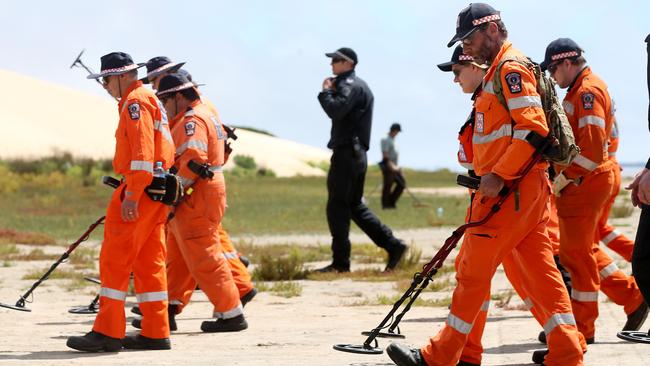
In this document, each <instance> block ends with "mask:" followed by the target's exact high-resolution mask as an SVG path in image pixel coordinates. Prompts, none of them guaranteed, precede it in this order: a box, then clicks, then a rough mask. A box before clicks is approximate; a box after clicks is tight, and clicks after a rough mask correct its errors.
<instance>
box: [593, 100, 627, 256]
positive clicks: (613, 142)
mask: <svg viewBox="0 0 650 366" xmlns="http://www.w3.org/2000/svg"><path fill="white" fill-rule="evenodd" d="M612 104H613V102H612ZM613 109H614V108H612V110H613ZM612 119H613V122H612V132H611V133H610V135H609V147H608V149H607V155H608V156H609V159H610V160H611V161H612V162H613V163H614V167H613V172H614V189H613V191H612V196H611V197H610V199H609V201H608V202H607V204H606V205H605V207H604V208H603V212H602V214H601V215H600V219H599V220H598V239H600V242H601V243H603V244H605V245H607V247H608V248H609V249H611V250H613V251H614V252H616V253H618V254H619V255H620V256H621V257H623V258H625V260H627V261H628V262H629V261H630V260H631V259H632V250H633V249H634V241H633V240H630V239H629V238H628V237H626V236H625V235H623V234H621V233H620V232H619V231H618V230H616V228H614V227H613V226H612V225H609V224H608V223H607V219H608V218H609V213H610V211H611V210H612V206H614V201H615V200H616V196H618V192H619V191H620V190H621V170H622V169H621V167H620V165H619V164H618V161H617V160H616V151H617V150H618V143H619V137H618V124H617V123H616V117H614V116H612Z"/></svg>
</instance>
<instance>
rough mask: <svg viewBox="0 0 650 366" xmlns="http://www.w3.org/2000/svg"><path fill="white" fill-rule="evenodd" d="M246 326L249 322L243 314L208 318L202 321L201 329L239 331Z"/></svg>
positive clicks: (212, 331) (214, 331) (213, 331)
mask: <svg viewBox="0 0 650 366" xmlns="http://www.w3.org/2000/svg"><path fill="white" fill-rule="evenodd" d="M246 328H248V323H247V322H246V319H244V315H243V314H242V315H238V316H236V317H234V318H230V319H217V320H212V321H210V320H206V321H204V322H203V323H201V330H202V331H204V332H206V333H221V332H239V331H240V330H244V329H246Z"/></svg>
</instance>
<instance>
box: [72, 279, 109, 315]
mask: <svg viewBox="0 0 650 366" xmlns="http://www.w3.org/2000/svg"><path fill="white" fill-rule="evenodd" d="M84 280H86V281H88V282H92V283H96V284H98V285H101V284H102V283H101V282H100V281H99V280H98V279H96V278H94V277H84ZM98 312H99V294H98V295H97V296H95V298H94V299H93V301H91V302H90V304H88V305H82V306H75V307H73V308H70V310H68V313H70V314H97V313H98Z"/></svg>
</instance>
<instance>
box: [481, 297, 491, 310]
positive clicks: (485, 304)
mask: <svg viewBox="0 0 650 366" xmlns="http://www.w3.org/2000/svg"><path fill="white" fill-rule="evenodd" d="M488 310H490V300H485V301H483V305H481V311H488Z"/></svg>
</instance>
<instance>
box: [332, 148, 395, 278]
mask: <svg viewBox="0 0 650 366" xmlns="http://www.w3.org/2000/svg"><path fill="white" fill-rule="evenodd" d="M357 155H360V156H357ZM367 169H368V162H367V159H366V153H365V152H361V153H358V154H355V152H354V150H353V149H352V147H339V148H336V149H334V152H333V154H332V158H331V159H330V170H329V173H328V175H327V192H328V198H327V223H328V224H329V229H330V233H331V234H332V259H333V260H332V265H334V267H337V268H346V269H347V268H349V267H350V250H351V244H350V238H349V234H350V219H352V220H353V221H354V223H355V224H357V226H359V228H360V229H361V230H363V232H364V233H366V235H368V236H369V237H370V239H371V240H372V241H373V242H374V243H375V244H376V245H377V246H379V247H381V248H384V249H386V250H388V251H390V250H391V249H392V248H394V247H396V246H397V245H399V240H398V239H396V238H395V237H394V236H393V232H392V231H391V230H390V229H389V228H388V227H387V226H386V225H384V224H382V223H381V221H379V218H377V216H375V214H373V213H372V212H371V211H370V209H369V208H368V206H366V205H365V204H363V202H362V201H361V198H362V197H363V185H364V183H365V179H366V170H367Z"/></svg>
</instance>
